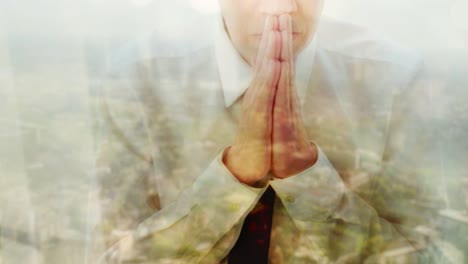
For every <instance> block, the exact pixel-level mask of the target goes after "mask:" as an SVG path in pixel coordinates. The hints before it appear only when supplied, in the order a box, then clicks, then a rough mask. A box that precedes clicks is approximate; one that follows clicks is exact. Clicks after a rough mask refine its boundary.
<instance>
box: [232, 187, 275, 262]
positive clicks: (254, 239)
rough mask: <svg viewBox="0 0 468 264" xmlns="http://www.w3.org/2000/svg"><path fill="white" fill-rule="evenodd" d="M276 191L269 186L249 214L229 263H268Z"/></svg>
mask: <svg viewBox="0 0 468 264" xmlns="http://www.w3.org/2000/svg"><path fill="white" fill-rule="evenodd" d="M274 202H275V191H274V190H273V188H271V186H268V188H267V190H266V191H265V193H264V194H263V195H262V197H261V198H260V200H259V201H258V203H257V205H256V206H255V207H254V209H252V211H251V212H250V213H249V214H248V215H247V217H246V219H245V221H244V224H243V225H242V231H241V233H240V235H239V239H238V240H237V242H236V244H235V245H234V247H233V248H232V250H231V251H230V252H229V255H228V257H227V258H228V264H250V263H252V264H267V263H268V251H269V247H270V234H271V224H272V220H273V205H274Z"/></svg>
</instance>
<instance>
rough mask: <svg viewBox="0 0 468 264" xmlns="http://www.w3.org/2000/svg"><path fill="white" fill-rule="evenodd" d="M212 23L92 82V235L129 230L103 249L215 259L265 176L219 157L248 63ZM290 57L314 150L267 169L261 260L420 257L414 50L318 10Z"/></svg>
mask: <svg viewBox="0 0 468 264" xmlns="http://www.w3.org/2000/svg"><path fill="white" fill-rule="evenodd" d="M217 28H218V32H217V34H215V39H214V42H213V43H214V44H213V46H209V47H206V48H204V49H201V50H198V51H197V52H194V53H193V54H190V55H188V56H184V57H177V58H164V57H162V58H151V59H146V60H141V61H138V62H137V63H135V64H133V65H131V67H128V68H126V69H127V70H126V71H121V72H116V73H114V75H113V76H112V77H111V80H110V81H109V82H108V83H107V84H106V85H105V87H104V89H103V94H102V95H103V96H102V97H101V100H100V102H101V103H102V106H103V107H102V109H103V110H104V111H102V113H103V114H104V117H105V118H104V121H103V122H102V126H103V127H104V128H105V129H104V130H105V131H110V132H112V133H111V134H109V135H107V136H103V138H104V139H105V140H103V142H102V143H101V144H100V145H99V146H100V152H99V153H100V158H99V159H98V167H99V168H101V170H99V171H100V172H101V174H100V178H101V179H102V182H106V183H107V185H103V186H102V187H101V193H102V200H103V206H102V208H103V209H102V211H103V219H102V224H101V225H100V226H99V227H100V228H101V229H100V230H101V231H102V233H103V238H104V240H108V237H109V236H110V234H111V233H112V232H113V231H114V233H115V230H117V229H125V230H130V234H131V235H130V236H128V237H127V238H125V239H123V240H121V242H120V243H118V244H117V245H114V246H113V247H112V248H110V249H109V250H108V251H107V256H106V257H107V258H108V259H109V258H110V259H112V261H115V262H119V261H122V262H123V261H124V260H132V261H136V262H137V263H225V262H226V260H225V257H226V256H227V254H228V253H229V250H230V249H231V248H232V247H233V245H234V243H235V241H236V238H237V236H238V235H239V232H240V229H241V227H242V223H243V220H244V219H245V217H246V216H247V214H248V213H249V212H250V211H251V210H252V209H253V207H254V206H255V204H256V203H257V201H258V199H259V198H260V197H261V195H262V194H263V192H264V191H265V190H266V187H265V188H253V187H250V186H247V185H245V184H242V183H240V182H239V181H238V180H237V179H236V178H235V177H234V176H233V175H232V173H231V172H230V171H229V170H228V169H227V167H226V166H225V165H224V164H223V162H222V155H223V152H224V150H225V149H226V147H227V146H229V145H230V144H232V142H233V141H234V138H235V135H236V130H237V122H238V120H239V118H240V108H241V101H242V96H243V94H244V92H245V91H246V90H247V88H248V86H249V82H250V79H251V68H250V67H249V66H248V64H246V63H245V61H243V60H242V58H241V57H240V55H239V54H238V53H237V51H236V50H235V48H234V47H233V45H232V43H231V42H230V41H229V38H228V36H227V34H226V32H225V31H224V29H223V27H222V25H221V23H219V20H218V27H217ZM296 63H297V65H296V69H297V71H296V89H297V92H298V95H299V98H300V103H301V109H302V114H303V119H304V122H305V127H306V130H307V132H308V135H309V137H310V140H311V142H314V143H315V144H316V145H317V146H318V149H319V155H318V160H317V162H316V163H315V164H314V165H313V166H312V167H310V168H308V169H306V170H304V171H302V172H300V173H298V174H296V175H294V176H292V177H289V178H287V179H273V180H272V181H271V182H270V183H269V184H270V185H271V186H272V187H273V189H274V190H275V192H276V194H277V198H276V201H275V208H274V216H273V227H272V234H271V242H270V253H269V254H270V261H271V263H335V262H337V263H363V262H365V261H368V262H369V263H375V262H377V261H386V260H388V259H392V258H396V259H398V260H400V261H403V262H399V263H415V261H416V262H417V261H424V260H427V258H428V257H429V255H428V252H429V251H428V250H426V249H424V248H426V247H427V245H426V244H424V245H423V244H418V243H419V242H420V241H423V239H421V237H420V236H419V235H418V233H417V232H415V231H414V230H415V228H416V227H417V226H421V225H428V224H429V223H428V222H427V221H426V220H427V218H426V214H428V212H426V211H424V210H423V209H421V208H419V207H417V205H415V204H417V202H418V201H421V200H424V199H425V197H426V195H430V194H431V193H432V194H433V189H432V186H430V185H429V184H428V183H427V180H425V177H427V176H428V175H429V174H431V173H433V171H432V170H431V167H430V165H429V164H430V162H429V161H428V159H426V158H425V157H426V156H425V154H427V151H428V149H430V145H429V143H430V134H429V133H428V132H426V130H425V129H424V128H425V126H426V124H427V120H426V116H425V115H424V113H423V112H421V106H424V105H425V104H426V101H425V99H426V97H425V96H424V87H421V86H417V85H415V83H416V82H415V80H416V76H417V75H416V74H417V73H418V71H419V70H420V67H421V61H420V60H419V59H418V57H417V56H416V55H414V54H413V53H412V52H410V51H407V50H406V49H404V48H401V47H398V46H397V45H395V44H392V43H390V42H387V41H383V40H381V39H380V38H378V37H376V36H375V35H372V34H370V33H369V32H367V31H365V30H363V29H362V28H359V27H357V26H353V25H348V24H343V23H340V22H337V21H334V20H331V19H328V18H323V19H322V22H321V24H320V26H319V29H318V32H317V34H316V35H315V37H314V38H313V40H312V41H311V42H310V43H309V45H308V46H307V47H306V48H305V49H304V50H303V51H302V52H301V53H300V54H299V55H298V59H297V62H296ZM124 68H125V67H124ZM415 95H417V96H415ZM416 128H417V129H416ZM103 133H104V132H103ZM122 182H127V183H126V185H125V184H123V183H122ZM118 186H127V187H124V188H123V189H122V187H120V189H118ZM148 192H149V193H151V194H153V196H152V197H153V198H154V199H155V200H156V204H157V206H156V207H158V209H155V210H154V211H152V210H151V209H150V208H149V207H148V206H146V204H145V195H146V194H147V193H148ZM109 204H114V206H116V207H118V208H119V209H115V208H114V209H113V207H111V206H109ZM115 204H116V205H115ZM123 204H126V206H124V205H123ZM409 242H411V243H409ZM421 243H422V242H421ZM107 246H109V245H107ZM401 252H405V254H402V253H401ZM101 260H103V259H101ZM112 261H111V262H112ZM132 263H133V262H132Z"/></svg>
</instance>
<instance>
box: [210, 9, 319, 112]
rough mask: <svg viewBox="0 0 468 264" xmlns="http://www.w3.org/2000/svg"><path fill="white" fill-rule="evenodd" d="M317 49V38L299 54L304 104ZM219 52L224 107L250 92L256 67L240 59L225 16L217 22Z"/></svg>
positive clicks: (298, 85)
mask: <svg viewBox="0 0 468 264" xmlns="http://www.w3.org/2000/svg"><path fill="white" fill-rule="evenodd" d="M316 48H317V37H315V36H314V38H313V39H312V40H311V41H310V42H309V44H308V45H307V46H306V47H305V48H304V49H303V50H302V51H301V52H300V53H299V54H298V55H297V60H296V89H297V90H298V96H299V98H300V100H301V102H302V100H303V97H304V92H305V88H306V86H307V84H308V82H309V78H310V74H311V70H312V64H313V62H314V57H315V51H316ZM215 52H216V61H217V64H218V70H219V75H220V78H221V85H222V89H223V95H224V105H225V106H226V107H229V106H231V105H232V104H233V103H234V102H235V101H236V100H237V99H238V98H239V97H240V96H241V95H242V94H244V92H245V91H246V90H247V88H248V86H249V83H250V81H251V78H252V68H251V67H250V65H249V64H247V62H246V61H245V60H244V59H243V58H242V57H241V56H240V54H239V53H238V52H237V50H236V48H235V47H234V45H233V44H232V42H231V40H230V39H229V36H228V34H227V32H226V30H225V28H224V23H223V19H222V16H218V18H217V19H216V34H215Z"/></svg>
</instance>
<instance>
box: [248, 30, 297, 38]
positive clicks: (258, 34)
mask: <svg viewBox="0 0 468 264" xmlns="http://www.w3.org/2000/svg"><path fill="white" fill-rule="evenodd" d="M262 35H263V34H262V33H255V34H251V36H252V37H254V38H257V39H261V38H262ZM301 35H302V33H301V32H293V33H292V38H293V40H294V39H297V38H298V37H300V36H301Z"/></svg>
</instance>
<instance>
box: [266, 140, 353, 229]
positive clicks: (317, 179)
mask: <svg viewBox="0 0 468 264" xmlns="http://www.w3.org/2000/svg"><path fill="white" fill-rule="evenodd" d="M311 143H312V144H315V143H313V142H311ZM315 145H316V147H317V152H318V153H317V154H318V157H317V161H316V163H315V164H314V165H312V166H311V167H309V168H307V169H306V170H304V171H302V172H300V173H298V174H296V175H293V176H290V177H288V178H285V179H278V178H273V180H272V181H271V182H270V185H271V186H272V187H273V189H274V190H275V191H276V194H277V195H278V197H279V198H280V199H281V201H282V202H283V204H284V206H285V208H286V210H287V211H288V213H289V214H290V215H291V217H293V218H294V219H295V220H300V221H326V220H327V219H328V218H330V216H331V214H332V212H333V211H334V210H335V209H336V208H337V207H338V206H339V205H340V202H341V200H342V197H343V195H344V193H345V190H346V187H345V186H344V183H343V181H342V180H341V178H340V176H339V174H338V172H337V171H336V170H335V168H334V167H333V165H332V164H331V163H330V161H329V160H328V158H327V157H326V155H325V154H324V153H323V152H322V150H321V149H320V147H319V146H318V145H317V144H315Z"/></svg>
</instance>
